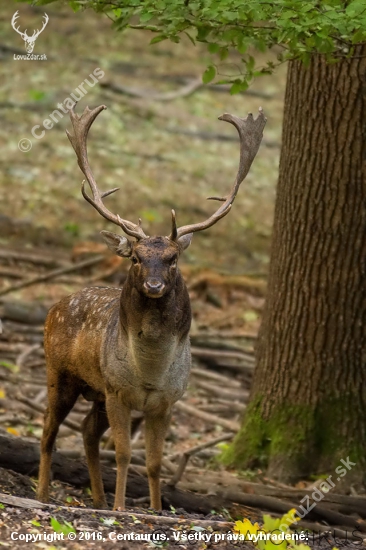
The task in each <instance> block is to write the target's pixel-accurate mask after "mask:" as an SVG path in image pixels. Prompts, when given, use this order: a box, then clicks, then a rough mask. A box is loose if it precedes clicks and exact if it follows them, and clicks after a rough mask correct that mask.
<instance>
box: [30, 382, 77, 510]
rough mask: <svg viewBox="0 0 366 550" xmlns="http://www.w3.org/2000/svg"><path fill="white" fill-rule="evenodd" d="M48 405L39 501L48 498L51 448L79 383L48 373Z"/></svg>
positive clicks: (46, 500) (69, 409)
mask: <svg viewBox="0 0 366 550" xmlns="http://www.w3.org/2000/svg"><path fill="white" fill-rule="evenodd" d="M47 386H48V407H47V409H46V412H45V416H44V427H43V433H42V440H41V456H40V464H39V476H38V489H37V498H38V500H40V501H41V502H48V500H49V494H48V489H49V482H50V471H51V463H52V450H53V446H54V443H55V440H56V436H57V433H58V429H59V427H60V424H61V423H62V422H63V421H64V420H65V418H66V416H67V415H68V414H69V412H70V411H71V409H72V407H73V406H74V404H75V401H76V399H77V398H78V396H79V394H80V388H79V385H78V384H77V383H76V382H75V380H74V379H71V378H70V377H67V376H59V375H58V374H57V373H56V374H53V373H51V374H49V377H48V381H47Z"/></svg>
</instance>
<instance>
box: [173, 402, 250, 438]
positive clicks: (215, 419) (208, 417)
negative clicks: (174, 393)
mask: <svg viewBox="0 0 366 550" xmlns="http://www.w3.org/2000/svg"><path fill="white" fill-rule="evenodd" d="M174 406H175V408H176V409H179V410H180V411H182V412H184V413H187V414H190V415H191V416H196V417H197V418H201V420H205V421H206V422H209V423H210V424H214V425H215V426H222V427H223V428H226V429H228V430H230V431H231V432H238V431H239V428H240V424H239V423H238V422H234V421H233V420H226V419H225V418H220V417H219V416H216V415H214V414H210V413H206V412H204V411H200V410H199V409H197V408H196V407H192V406H191V405H187V403H184V402H183V401H177V402H176V403H175V405H174Z"/></svg>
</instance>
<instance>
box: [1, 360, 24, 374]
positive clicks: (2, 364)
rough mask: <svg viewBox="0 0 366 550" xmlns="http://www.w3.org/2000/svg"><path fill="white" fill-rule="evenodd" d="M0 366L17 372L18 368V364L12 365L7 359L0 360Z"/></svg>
mask: <svg viewBox="0 0 366 550" xmlns="http://www.w3.org/2000/svg"><path fill="white" fill-rule="evenodd" d="M0 367H5V368H6V369H9V370H11V371H12V372H18V370H19V367H18V365H14V364H13V363H8V362H7V361H0Z"/></svg>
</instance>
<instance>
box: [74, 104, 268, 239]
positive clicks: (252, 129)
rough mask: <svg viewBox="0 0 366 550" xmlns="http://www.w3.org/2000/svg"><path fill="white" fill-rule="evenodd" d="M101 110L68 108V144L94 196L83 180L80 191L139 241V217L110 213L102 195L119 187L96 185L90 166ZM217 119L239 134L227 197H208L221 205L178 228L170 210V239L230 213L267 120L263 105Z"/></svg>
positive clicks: (93, 204) (101, 106)
mask: <svg viewBox="0 0 366 550" xmlns="http://www.w3.org/2000/svg"><path fill="white" fill-rule="evenodd" d="M104 109H106V106H105V105H100V106H99V107H96V108H95V109H93V110H92V111H91V110H90V109H89V107H86V108H85V110H84V112H83V114H82V115H81V116H79V115H77V114H76V113H75V112H74V108H72V109H71V110H70V118H71V122H72V125H73V128H74V135H73V136H72V135H70V134H69V132H67V131H66V133H67V136H68V138H69V140H70V142H71V145H72V146H73V148H74V150H75V153H76V156H77V159H78V164H79V167H80V169H81V171H82V172H83V174H84V176H85V178H86V180H87V182H88V184H89V186H90V189H91V191H92V195H93V197H92V198H91V197H90V196H89V195H88V194H87V193H86V191H85V187H84V183H85V182H83V183H82V193H83V196H84V198H85V199H86V200H87V201H88V202H89V203H90V204H91V205H92V206H94V208H95V209H96V210H97V211H98V212H99V213H100V214H101V215H102V216H103V217H104V218H106V219H107V220H109V221H111V222H113V223H114V224H116V225H118V226H119V227H121V228H122V229H123V231H124V232H125V233H126V234H127V235H130V236H131V237H135V238H136V239H137V240H140V239H143V238H145V237H146V236H147V235H145V233H144V231H143V230H142V227H141V220H139V223H138V224H134V223H132V222H130V221H128V220H123V219H121V218H120V217H119V216H118V214H112V212H110V211H109V210H108V209H107V208H106V207H105V205H104V204H103V198H105V197H107V196H108V195H111V194H112V193H114V192H115V191H118V189H119V188H118V187H116V188H115V189H111V190H110V191H106V192H104V193H102V192H101V191H100V190H99V189H98V187H97V184H96V182H95V179H94V176H93V173H92V171H91V169H90V166H89V161H88V154H87V146H86V143H87V136H88V132H89V129H90V127H91V125H92V124H93V122H94V120H95V119H96V117H97V116H98V115H99V113H100V112H101V111H103V110H104ZM219 120H224V121H226V122H230V124H233V125H234V126H235V128H236V129H237V130H238V133H239V138H240V162H239V169H238V173H237V176H236V179H235V183H234V185H233V187H232V189H231V192H230V194H229V195H228V196H227V197H223V198H221V197H209V199H211V200H218V201H221V202H223V203H224V204H222V205H221V206H220V207H219V208H218V210H216V212H215V213H214V214H212V216H210V217H209V218H208V219H207V220H205V221H203V222H200V223H196V224H192V225H184V226H182V227H179V228H177V225H176V217H175V211H174V210H172V230H171V234H170V235H169V239H171V240H172V241H178V239H180V238H181V237H183V236H184V235H187V234H189V233H195V232H196V231H203V230H204V229H207V228H208V227H211V226H212V225H214V224H215V223H217V222H218V221H219V220H220V219H221V218H223V217H224V216H226V214H228V213H229V212H230V210H231V207H232V204H233V202H234V200H235V197H236V195H237V193H238V190H239V187H240V184H241V183H242V181H243V180H244V179H245V177H246V176H247V174H248V172H249V169H250V167H251V165H252V162H253V160H254V158H255V156H256V154H257V152H258V149H259V146H260V144H261V141H262V138H263V129H264V127H265V125H266V122H267V119H266V117H265V116H264V114H263V110H262V108H260V109H259V115H258V116H257V118H256V119H254V118H253V115H252V114H251V113H249V114H248V116H247V117H246V118H239V117H237V116H235V115H230V114H228V113H225V114H223V115H221V116H220V117H219Z"/></svg>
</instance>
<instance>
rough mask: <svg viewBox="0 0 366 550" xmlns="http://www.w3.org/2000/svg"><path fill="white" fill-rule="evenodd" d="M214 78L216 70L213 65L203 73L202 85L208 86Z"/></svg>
mask: <svg viewBox="0 0 366 550" xmlns="http://www.w3.org/2000/svg"><path fill="white" fill-rule="evenodd" d="M215 76H216V68H215V66H214V65H209V66H208V67H207V69H206V70H205V72H204V73H203V75H202V82H203V83H204V84H208V83H209V82H211V81H212V80H213V79H214V78H215Z"/></svg>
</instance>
